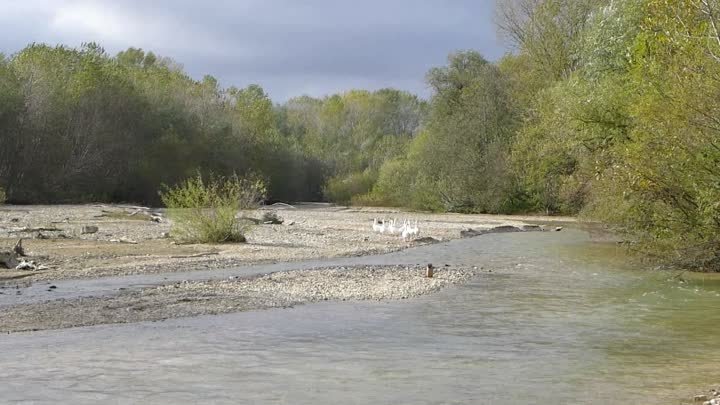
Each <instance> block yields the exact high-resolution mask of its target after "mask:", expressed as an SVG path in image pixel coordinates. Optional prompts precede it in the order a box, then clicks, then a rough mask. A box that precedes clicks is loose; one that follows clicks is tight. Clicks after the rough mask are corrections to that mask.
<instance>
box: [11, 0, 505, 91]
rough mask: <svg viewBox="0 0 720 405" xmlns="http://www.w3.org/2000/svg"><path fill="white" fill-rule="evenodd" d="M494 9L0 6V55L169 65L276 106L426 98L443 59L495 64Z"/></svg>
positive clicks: (184, 0)
mask: <svg viewBox="0 0 720 405" xmlns="http://www.w3.org/2000/svg"><path fill="white" fill-rule="evenodd" d="M493 10H494V0H475V1H473V0H452V1H443V0H427V1H420V0H415V1H412V0H384V1H382V0H363V1H352V0H335V1H333V0H305V1H299V0H245V1H229V0H228V1H223V0H217V1H189V0H181V1H171V0H159V1H153V2H147V1H141V0H124V1H100V0H98V1H92V0H54V1H53V0H26V1H24V2H15V1H10V0H6V1H0V51H4V52H5V53H12V52H16V51H18V50H19V49H21V48H23V47H24V46H25V45H27V44H28V43H31V42H45V43H50V44H57V43H63V44H68V45H72V46H77V45H79V44H80V43H81V42H89V41H95V42H99V43H100V44H102V45H103V46H104V47H105V48H106V49H107V50H108V51H109V52H111V53H115V52H117V51H119V50H122V49H125V48H127V47H129V46H134V47H141V48H143V49H146V50H153V51H154V52H156V53H158V54H160V55H163V56H169V57H171V58H173V59H175V60H177V61H178V62H180V63H181V64H182V65H184V66H185V68H186V70H187V71H188V72H189V73H190V74H191V75H193V76H194V77H198V78H199V77H201V76H202V75H204V74H211V75H213V76H216V77H217V78H218V79H219V80H220V82H221V83H222V84H223V85H225V86H229V85H236V86H245V85H247V84H250V83H258V84H260V85H262V86H263V87H264V88H265V89H266V90H267V91H268V92H269V93H270V95H271V96H272V97H273V99H275V100H277V101H282V100H285V99H287V98H288V97H291V96H294V95H300V94H310V95H313V96H322V95H324V94H328V93H332V92H337V91H343V90H347V89H350V88H367V89H376V88H381V87H396V88H401V89H405V90H408V91H412V92H415V93H418V94H420V95H423V96H427V95H428V90H427V87H426V85H425V82H424V75H425V72H426V71H427V70H428V69H429V68H431V67H433V66H438V65H442V64H444V63H445V60H446V57H447V55H448V53H450V52H452V51H455V50H459V49H477V50H479V51H480V52H482V53H483V54H484V55H485V56H486V57H487V58H488V59H496V58H498V57H499V56H501V55H502V53H503V48H502V46H501V45H500V44H499V43H498V41H497V40H496V35H495V27H494V25H493V23H492V16H493Z"/></svg>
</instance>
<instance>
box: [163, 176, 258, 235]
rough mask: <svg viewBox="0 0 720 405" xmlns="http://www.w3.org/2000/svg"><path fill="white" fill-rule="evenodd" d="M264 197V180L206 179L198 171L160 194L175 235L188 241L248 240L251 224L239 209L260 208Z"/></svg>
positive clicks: (238, 178) (172, 232)
mask: <svg viewBox="0 0 720 405" xmlns="http://www.w3.org/2000/svg"><path fill="white" fill-rule="evenodd" d="M264 196H265V186H264V183H263V181H262V180H259V179H256V178H251V177H249V178H240V177H238V176H236V175H234V176H232V177H229V178H213V177H211V178H210V179H209V180H208V181H205V180H204V179H203V177H202V175H200V174H199V173H198V174H197V176H195V177H192V178H189V179H187V180H185V181H183V182H182V183H180V184H178V185H177V186H175V187H168V186H164V191H162V192H161V193H160V197H161V199H162V201H163V203H164V204H165V206H166V207H167V208H168V216H169V217H170V219H172V220H173V228H172V231H171V234H172V236H173V237H174V238H176V239H178V240H180V241H182V242H186V243H223V242H245V231H246V230H247V227H248V226H249V225H248V224H247V223H241V222H240V221H238V218H237V214H238V210H240V209H248V208H255V207H257V206H258V204H259V203H260V201H261V200H262V199H263V198H264Z"/></svg>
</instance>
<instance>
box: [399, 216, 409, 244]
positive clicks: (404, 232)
mask: <svg viewBox="0 0 720 405" xmlns="http://www.w3.org/2000/svg"><path fill="white" fill-rule="evenodd" d="M401 229H402V232H401V235H402V238H403V239H404V240H407V239H408V238H409V237H410V224H409V222H408V221H407V220H405V221H404V222H403V226H402V228H401Z"/></svg>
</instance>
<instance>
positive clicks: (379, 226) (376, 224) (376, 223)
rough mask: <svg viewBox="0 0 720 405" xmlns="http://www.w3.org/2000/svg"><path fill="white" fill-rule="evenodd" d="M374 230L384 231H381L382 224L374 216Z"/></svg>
mask: <svg viewBox="0 0 720 405" xmlns="http://www.w3.org/2000/svg"><path fill="white" fill-rule="evenodd" d="M373 231H374V232H382V231H381V225H380V222H379V221H378V219H377V218H373Z"/></svg>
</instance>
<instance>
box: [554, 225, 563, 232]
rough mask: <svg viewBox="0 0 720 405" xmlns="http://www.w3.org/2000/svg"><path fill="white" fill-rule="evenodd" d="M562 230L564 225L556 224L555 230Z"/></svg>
mask: <svg viewBox="0 0 720 405" xmlns="http://www.w3.org/2000/svg"><path fill="white" fill-rule="evenodd" d="M562 230H563V227H562V226H556V227H555V232H560V231H562Z"/></svg>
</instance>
